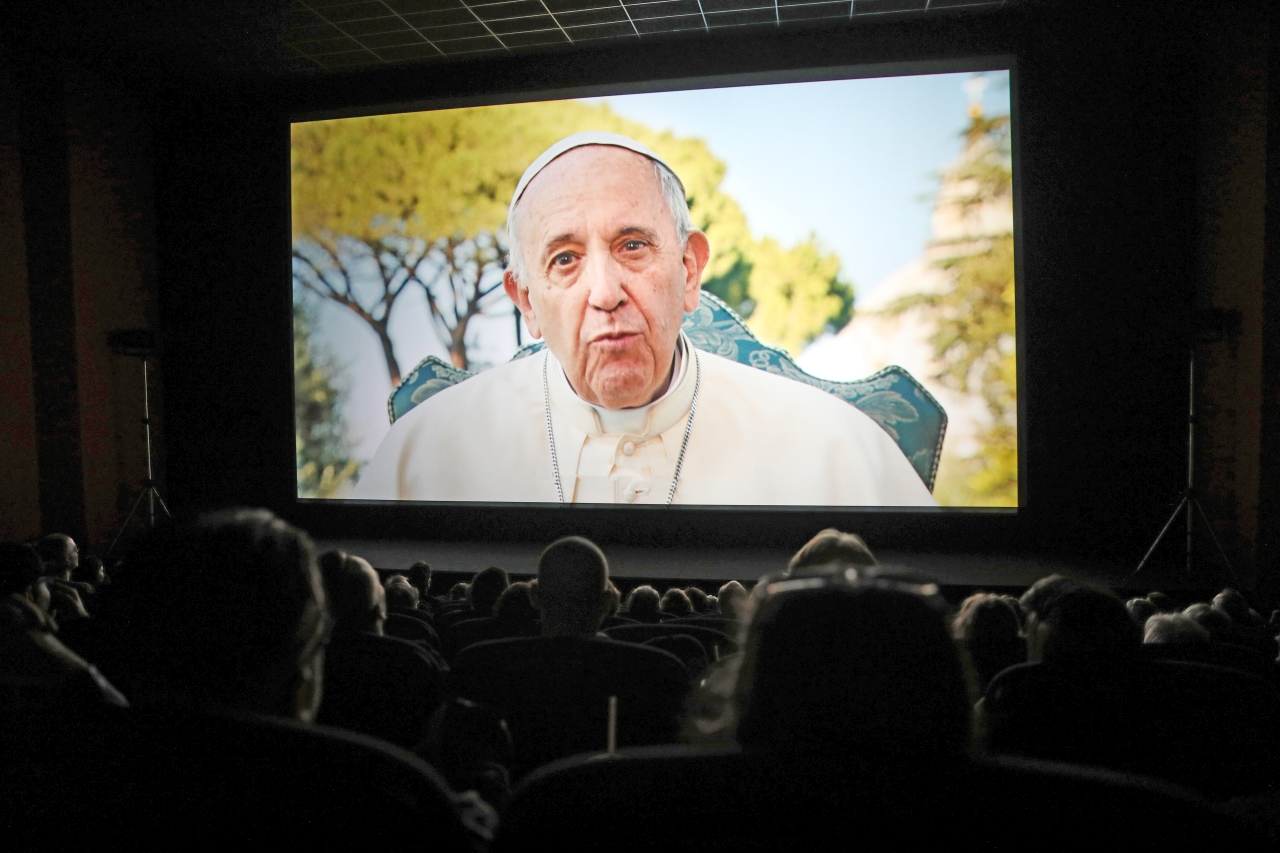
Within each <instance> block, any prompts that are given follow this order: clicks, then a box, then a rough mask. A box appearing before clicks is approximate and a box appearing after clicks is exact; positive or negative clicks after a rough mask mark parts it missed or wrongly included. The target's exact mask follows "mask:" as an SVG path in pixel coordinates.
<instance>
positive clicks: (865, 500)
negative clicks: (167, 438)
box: [292, 71, 1018, 508]
mask: <svg viewBox="0 0 1280 853" xmlns="http://www.w3.org/2000/svg"><path fill="white" fill-rule="evenodd" d="M1009 118H1010V90H1009V75H1008V72H1004V71H988V72H983V73H978V74H973V73H967V72H966V73H958V74H935V75H917V76H909V77H888V78H873V79H860V80H842V81H830V82H814V83H789V84H776V85H768V86H752V87H738V88H727V89H702V90H689V91H677V92H666V93H654V94H641V95H625V96H610V97H605V98H592V99H580V100H563V101H551V102H541V103H529V104H510V105H499V106H487V107H473V108H464V109H453V110H434V111H427V112H420V113H405V114H397V115H382V116H370V117H362V118H349V119H335V120H325V121H313V122H299V123H295V124H294V125H293V128H292V181H293V296H294V312H293V320H294V366H295V415H296V439H297V442H296V450H297V472H298V479H297V486H298V496H299V497H300V498H305V499H345V500H369V501H387V500H405V501H448V502H459V501H461V502H481V503H528V502H536V503H551V504H554V503H588V504H630V505H644V504H657V505H663V504H674V505H698V506H805V507H892V508H908V507H934V506H944V507H947V506H951V507H1013V506H1016V505H1017V494H1018V483H1017V472H1018V464H1017V382H1016V373H1017V371H1016V351H1017V347H1016V330H1015V323H1014V316H1015V312H1014V235H1013V180H1012V174H1013V168H1012V157H1013V155H1012V148H1011V145H1010V125H1009Z"/></svg>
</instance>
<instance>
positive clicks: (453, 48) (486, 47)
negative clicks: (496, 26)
mask: <svg viewBox="0 0 1280 853" xmlns="http://www.w3.org/2000/svg"><path fill="white" fill-rule="evenodd" d="M436 46H437V47H439V48H440V49H441V50H443V51H444V52H445V53H447V54H450V55H456V54H460V53H484V52H488V51H504V52H505V51H506V48H505V47H503V46H502V42H500V41H498V40H497V39H496V38H494V37H493V36H485V37H484V38H465V39H453V40H451V41H443V42H439V43H438V44H437V45H436Z"/></svg>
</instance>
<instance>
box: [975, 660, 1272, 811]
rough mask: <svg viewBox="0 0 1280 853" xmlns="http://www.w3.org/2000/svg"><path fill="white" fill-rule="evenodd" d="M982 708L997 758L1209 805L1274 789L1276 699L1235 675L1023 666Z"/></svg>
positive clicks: (1002, 678)
mask: <svg viewBox="0 0 1280 853" xmlns="http://www.w3.org/2000/svg"><path fill="white" fill-rule="evenodd" d="M983 705H984V709H983V710H984V716H985V724H984V728H985V730H986V736H987V745H988V747H989V748H990V749H991V750H992V751H995V752H999V753H1005V754H1013V755H1023V756H1029V757H1035V758H1043V759H1050V760H1057V761H1069V762H1074V763H1079V764H1089V765H1095V766H1099V767H1109V768H1112V769H1114V770H1119V771H1127V772H1135V773H1143V774H1145V775H1149V776H1155V777H1158V778H1162V779H1167V780H1169V781H1171V782H1176V783H1178V784H1182V785H1186V786H1187V787H1190V788H1194V789H1196V790H1197V791H1199V792H1201V793H1202V794H1204V795H1206V796H1208V797H1210V798H1211V799H1226V798H1228V797H1232V796H1239V795H1244V794H1250V793H1253V792H1256V791H1259V790H1262V789H1264V788H1266V787H1268V786H1269V785H1273V784H1276V783H1277V782H1278V781H1280V694H1278V693H1277V692H1276V689H1275V688H1274V687H1273V686H1272V685H1271V684H1269V683H1267V682H1266V681H1264V680H1263V679H1261V678H1259V677H1257V676H1255V675H1250V674H1248V673H1244V672H1239V671H1237V670H1233V669H1226V668H1223V667H1215V666H1208V665H1204V664H1197V663H1184V662H1180V661H1149V662H1143V663H1142V664H1141V665H1136V666H1133V667H1126V668H1124V669H1116V670H1088V671H1084V672H1071V671H1064V670H1062V669H1059V668H1055V667H1049V666H1046V665H1044V664H1043V663H1028V664H1021V665H1019V666H1014V667H1010V668H1009V669H1006V670H1005V671H1003V672H1001V673H1000V674H999V675H997V676H996V677H995V678H994V679H993V680H992V682H991V685H990V686H989V687H988V688H987V693H986V697H985V699H984V702H983Z"/></svg>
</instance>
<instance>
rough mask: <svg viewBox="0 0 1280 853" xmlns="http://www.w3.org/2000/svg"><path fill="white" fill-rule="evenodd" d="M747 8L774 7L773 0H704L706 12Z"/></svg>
mask: <svg viewBox="0 0 1280 853" xmlns="http://www.w3.org/2000/svg"><path fill="white" fill-rule="evenodd" d="M747 9H769V10H771V11H772V9H773V0H702V11H704V12H708V13H710V12H742V11H745V10H747Z"/></svg>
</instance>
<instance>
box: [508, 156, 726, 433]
mask: <svg viewBox="0 0 1280 853" xmlns="http://www.w3.org/2000/svg"><path fill="white" fill-rule="evenodd" d="M518 213H519V216H520V229H519V236H520V245H521V250H522V254H523V256H524V258H525V259H526V277H527V278H528V281H522V280H520V279H517V278H516V277H515V275H514V274H513V273H512V272H511V271H508V272H507V274H506V278H505V281H504V284H505V286H506V290H507V293H508V294H509V295H510V296H511V298H512V300H513V301H514V302H515V303H516V304H517V305H518V306H520V310H521V312H522V313H523V314H524V318H525V322H526V323H527V324H528V326H529V331H530V332H532V333H533V335H534V336H535V337H544V338H545V339H546V342H547V346H548V347H549V348H550V349H551V352H552V353H553V354H554V355H555V357H556V358H557V359H558V360H559V361H560V363H561V364H562V365H563V366H564V369H565V374H566V375H567V376H568V378H569V382H570V383H571V384H572V385H573V388H574V390H575V391H577V392H578V394H579V395H580V396H581V397H582V398H583V399H584V400H586V401H587V402H589V403H593V404H595V405H598V406H604V407H605V408H609V409H622V408H630V407H634V406H643V405H644V404H646V403H648V402H651V401H652V400H653V399H655V398H656V397H657V396H659V395H660V394H661V393H662V392H663V391H664V390H665V388H666V386H667V382H668V379H669V377H670V371H671V365H672V357H673V356H674V354H675V346H676V340H677V339H678V337H679V334H680V321H681V319H682V316H683V314H684V312H686V311H692V310H693V309H695V308H697V307H698V289H699V287H700V285H701V282H702V270H703V268H704V267H705V266H706V263H707V259H708V257H709V255H710V247H709V245H708V243H707V238H706V237H705V236H704V235H703V234H702V233H701V232H699V231H695V232H692V233H691V234H690V235H689V240H688V241H687V243H686V244H685V245H681V244H680V242H679V240H678V239H677V235H676V227H675V220H674V219H673V217H672V215H671V212H670V211H669V210H668V209H667V204H666V200H665V199H664V198H663V196H662V185H661V183H660V181H659V180H658V177H657V175H656V174H655V172H654V167H653V163H652V161H650V160H649V159H648V158H647V157H644V156H642V155H640V154H636V153H634V152H632V151H628V150H626V149H623V148H616V147H613V146H605V145H590V146H583V147H581V148H575V149H573V150H571V151H568V152H566V153H565V154H563V155H561V156H560V157H558V158H556V159H555V160H553V161H552V162H551V163H550V164H549V165H548V166H547V167H546V168H545V169H543V170H542V171H541V172H540V173H539V174H538V176H537V177H536V178H534V179H533V180H532V181H531V182H530V183H529V186H528V187H527V188H526V189H525V192H524V195H523V196H522V198H521V200H520V208H519V212H518Z"/></svg>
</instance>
